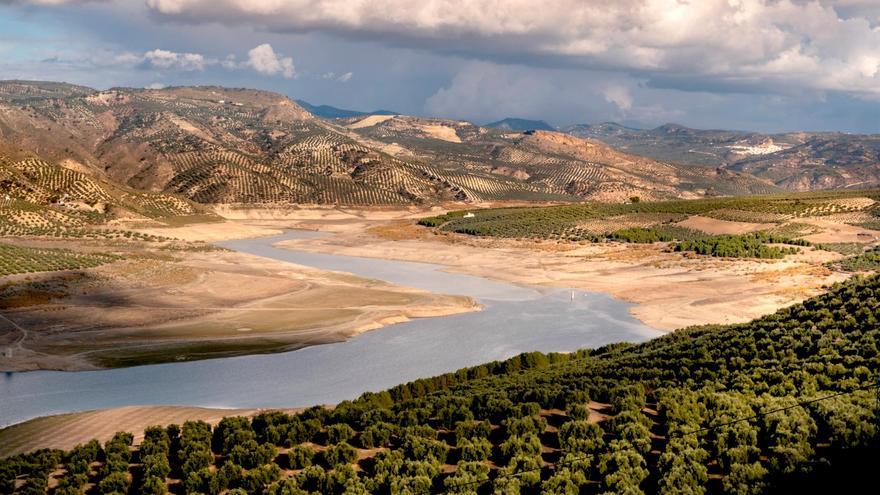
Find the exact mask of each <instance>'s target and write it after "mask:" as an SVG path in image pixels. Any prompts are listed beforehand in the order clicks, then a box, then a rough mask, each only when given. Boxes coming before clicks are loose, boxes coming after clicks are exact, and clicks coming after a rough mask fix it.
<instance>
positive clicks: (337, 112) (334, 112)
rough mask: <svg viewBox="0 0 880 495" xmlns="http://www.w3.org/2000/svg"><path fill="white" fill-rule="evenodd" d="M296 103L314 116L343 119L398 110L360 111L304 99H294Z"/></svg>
mask: <svg viewBox="0 0 880 495" xmlns="http://www.w3.org/2000/svg"><path fill="white" fill-rule="evenodd" d="M295 101H296V103H297V105H299V106H301V107H303V108H305V109H306V110H308V112H309V113H311V114H312V115H314V116H315V117H321V118H323V119H344V118H349V117H362V116H365V115H397V114H399V113H400V112H392V111H391V110H376V111H374V112H361V111H360V110H347V109H345V108H337V107H334V106H331V105H312V104H311V103H309V102H307V101H304V100H295Z"/></svg>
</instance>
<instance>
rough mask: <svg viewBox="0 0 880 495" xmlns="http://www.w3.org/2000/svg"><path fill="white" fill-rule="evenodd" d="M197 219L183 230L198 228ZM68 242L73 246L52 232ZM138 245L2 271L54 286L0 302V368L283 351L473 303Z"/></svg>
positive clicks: (226, 232)
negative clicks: (41, 296) (67, 262)
mask: <svg viewBox="0 0 880 495" xmlns="http://www.w3.org/2000/svg"><path fill="white" fill-rule="evenodd" d="M205 227H206V226H205V225H198V226H195V227H194V228H189V227H187V228H186V231H187V232H189V233H190V235H194V236H197V237H200V238H205V237H206V235H205V233H203V232H200V230H201V229H204V228H205ZM211 229H212V230H213V231H214V232H215V233H214V235H215V236H217V232H220V235H219V237H221V238H232V237H236V236H238V237H244V236H242V235H241V234H242V232H247V233H248V234H253V235H250V236H254V235H265V233H267V232H268V233H272V232H273V231H271V230H267V229H264V228H261V227H260V228H252V227H248V226H244V227H242V226H239V225H235V224H232V223H230V224H228V225H227V226H226V227H223V226H219V225H214V226H213V227H211ZM179 232H184V230H180V231H179ZM192 232H195V234H192ZM65 244H66V245H67V246H69V247H75V241H71V242H65V241H54V242H53V245H55V246H58V247H63V246H65ZM145 256H146V253H145V254H144V256H140V257H139V256H132V257H131V258H126V259H125V260H123V261H118V262H115V263H111V264H109V265H104V266H101V267H97V268H93V269H85V270H79V271H76V272H75V273H59V272H46V273H40V274H31V275H28V276H27V277H19V278H18V279H14V278H6V279H4V280H3V281H4V282H14V281H17V283H25V284H36V285H35V287H39V289H38V290H41V291H42V290H46V289H44V287H47V286H48V287H57V288H58V289H57V292H59V293H60V294H61V295H60V296H59V297H57V298H54V299H51V300H49V301H48V302H45V303H42V304H35V305H24V306H22V307H12V308H6V309H4V310H3V311H2V313H0V316H2V317H0V348H3V347H6V346H9V347H11V348H12V349H13V355H12V357H6V356H3V355H0V369H2V370H6V371H27V370H36V369H49V370H64V371H79V370H89V369H96V368H100V367H120V366H130V365H138V364H151V363H158V362H169V361H181V360H193V359H203V358H213V357H227V356H235V355H246V354H257V353H266V352H282V351H289V350H295V349H299V348H302V347H306V346H309V345H317V344H323V343H330V342H339V341H342V340H345V339H347V338H350V337H352V336H354V335H358V334H360V333H363V332H366V331H369V330H374V329H377V328H381V327H384V326H387V325H392V324H395V323H400V322H404V321H408V320H410V319H412V318H428V317H439V316H447V315H453V314H459V313H462V312H469V311H475V310H479V309H480V307H479V306H478V305H477V304H476V303H475V302H474V301H473V300H472V299H470V298H467V297H462V296H456V295H444V294H432V293H429V292H426V291H421V290H417V289H413V288H409V287H402V286H397V285H393V284H389V283H385V282H382V281H377V280H368V279H364V278H360V277H355V276H352V275H349V274H345V273H338V272H330V271H325V270H318V269H314V268H310V267H306V266H301V265H295V264H291V263H285V262H280V261H276V260H271V259H266V258H261V257H258V256H252V255H248V254H244V253H238V252H232V251H223V250H215V251H206V252H202V251H192V252H176V253H174V259H171V260H169V259H165V258H162V257H156V256H153V257H145ZM52 290H53V291H56V289H52Z"/></svg>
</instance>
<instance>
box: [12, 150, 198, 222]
mask: <svg viewBox="0 0 880 495" xmlns="http://www.w3.org/2000/svg"><path fill="white" fill-rule="evenodd" d="M0 184H2V186H3V190H2V193H0V194H2V196H0V235H5V236H23V235H37V236H50V237H60V236H68V237H104V238H108V237H110V238H112V237H116V236H117V235H125V232H123V231H121V230H119V229H112V228H109V229H108V228H106V227H105V228H102V229H95V228H94V226H96V225H98V224H103V223H106V222H108V221H110V220H114V219H143V220H146V221H158V222H162V221H164V220H168V219H172V218H182V217H193V216H201V217H204V219H205V220H208V219H210V217H211V215H210V214H208V213H207V212H206V210H205V209H204V208H202V207H201V206H199V205H197V204H194V203H193V202H191V201H189V200H187V199H184V198H183V197H180V196H177V195H170V194H164V193H155V192H141V191H136V190H134V189H131V188H128V187H124V186H120V185H118V184H116V183H114V182H112V181H109V180H107V179H104V178H101V177H100V176H98V175H97V174H95V175H93V174H90V173H86V172H83V171H77V170H73V169H71V168H67V167H65V166H63V165H60V164H57V163H51V162H48V161H46V160H43V159H40V158H35V157H30V158H25V159H21V160H16V159H14V158H13V157H11V156H9V155H4V154H3V153H2V152H0ZM132 235H134V234H133V233H128V236H129V237H130V236H132Z"/></svg>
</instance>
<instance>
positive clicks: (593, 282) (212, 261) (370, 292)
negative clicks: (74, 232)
mask: <svg viewBox="0 0 880 495" xmlns="http://www.w3.org/2000/svg"><path fill="white" fill-rule="evenodd" d="M438 211H443V208H442V207H433V208H431V209H425V208H416V207H410V208H397V209H394V208H372V209H350V208H341V207H299V208H295V209H234V208H231V207H228V206H226V207H221V208H218V212H219V213H221V214H223V215H224V216H226V217H227V219H226V220H225V221H222V222H214V223H206V224H191V225H185V226H180V227H149V228H138V229H137V230H139V231H141V232H143V233H146V234H152V235H160V236H168V237H174V238H177V239H181V240H182V241H184V242H195V241H199V242H215V241H219V240H227V239H241V238H253V237H262V236H267V235H275V234H278V233H280V232H281V231H282V230H283V229H290V228H298V229H307V230H317V231H322V232H328V233H331V234H333V235H328V236H322V237H317V238H311V239H297V240H289V241H284V242H282V243H280V244H278V246H279V247H288V248H293V249H299V250H304V251H313V252H321V253H325V254H336V255H350V256H360V257H375V258H382V259H390V260H402V261H417V262H429V263H434V264H439V265H444V266H446V267H447V268H446V270H449V271H453V272H458V273H463V274H468V275H475V276H480V277H485V278H488V279H495V280H501V281H505V282H511V283H515V284H525V285H537V286H547V287H553V288H559V287H562V288H576V289H582V290H588V291H595V292H603V293H606V294H610V295H612V296H614V297H617V298H619V299H622V300H625V301H628V302H631V303H633V304H634V306H633V307H632V308H631V313H632V314H633V316H634V317H636V318H637V319H639V320H641V321H642V322H644V323H645V324H647V325H649V326H651V327H654V328H657V329H661V330H666V331H671V330H674V329H677V328H682V327H686V326H690V325H700V324H707V323H719V324H723V323H737V322H745V321H748V320H751V319H753V318H755V317H759V316H762V315H765V314H768V313H772V312H773V311H775V310H777V309H779V308H781V307H784V306H787V305H790V304H793V303H796V302H799V301H801V300H803V299H806V298H808V297H811V296H813V295H815V294H818V293H820V292H822V291H823V290H824V289H823V287H824V286H827V285H830V284H831V283H834V282H837V281H841V280H844V279H845V278H847V275H845V274H841V273H836V272H832V271H831V270H828V269H827V268H825V267H824V266H823V265H822V263H824V262H825V261H828V260H831V259H836V258H837V257H839V256H840V255H837V254H835V253H830V252H827V251H816V250H813V249H805V250H803V252H802V253H801V254H798V255H795V256H789V257H787V258H786V259H785V260H774V261H766V260H743V259H738V260H723V259H707V258H701V259H695V258H694V257H688V256H685V255H682V254H680V253H666V252H663V251H662V249H661V248H660V247H658V246H655V245H633V244H618V243H607V244H587V243H584V244H574V243H559V242H556V241H541V242H537V241H523V240H503V239H485V238H475V237H470V236H463V235H453V234H438V233H436V232H434V231H431V230H429V229H426V228H423V227H418V226H416V225H415V224H414V223H415V222H414V219H415V218H419V217H423V216H426V215H429V214H435V213H436V212H438ZM701 221H704V222H705V221H706V220H705V219H701ZM728 223H730V222H728ZM719 228H730V225H726V224H719ZM139 263H140V264H143V263H141V262H131V263H129V262H121V263H114V264H112V265H109V267H101V268H97V269H95V270H93V271H94V273H95V274H97V275H99V277H98V278H99V279H100V283H99V284H98V285H99V286H100V285H102V284H107V283H108V282H107V281H108V280H110V281H111V282H112V284H116V285H112V284H111V286H110V292H113V293H114V295H117V294H122V295H124V296H125V299H124V300H122V301H121V302H122V304H117V305H116V306H114V305H112V304H110V305H108V304H104V302H105V301H104V299H106V298H107V297H108V296H107V294H106V293H107V290H104V291H103V292H102V290H100V289H101V287H99V288H98V289H99V290H97V291H95V292H94V293H93V294H91V298H92V299H91V300H90V296H87V295H85V296H76V297H72V298H67V299H65V301H64V304H63V305H61V304H49V305H41V306H38V307H34V308H31V309H27V308H25V309H23V310H21V311H15V312H12V313H10V312H8V311H7V312H4V315H5V316H7V317H10V319H11V320H13V321H14V323H15V324H17V325H20V326H22V327H24V328H31V327H38V326H40V325H42V326H43V327H49V328H61V329H62V330H60V331H56V332H52V331H49V332H40V333H35V332H31V333H32V335H30V340H29V341H25V342H23V344H24V345H22V346H21V347H22V349H21V351H22V352H18V353H17V355H16V356H15V357H14V358H13V359H9V358H3V357H0V369H6V370H29V369H62V370H82V369H94V368H95V366H96V365H95V361H96V360H95V357H96V353H97V355H98V357H101V358H102V359H101V360H99V361H98V362H100V363H101V364H102V365H103V366H105V367H116V366H127V365H132V364H145V363H148V362H164V361H169V360H178V359H200V358H204V357H223V356H229V355H243V354H255V353H262V352H278V351H284V350H292V349H296V348H300V347H304V346H307V345H315V344H322V343H327V342H335V341H340V340H344V339H346V338H348V337H350V336H353V335H356V334H358V333H361V332H364V331H369V330H373V329H376V328H380V327H382V326H386V325H389V324H394V323H399V322H401V321H406V319H409V318H418V317H433V316H444V315H450V314H456V313H460V312H464V311H473V310H477V309H478V307H477V306H476V305H475V303H474V302H473V301H472V300H470V299H469V298H462V297H459V296H444V295H438V294H431V293H427V292H424V291H417V290H415V289H411V288H406V287H400V286H394V285H391V284H384V283H381V282H378V281H369V280H366V279H361V278H358V277H354V276H351V275H348V274H343V273H335V272H327V271H322V270H316V269H312V268H308V267H302V266H298V265H293V264H289V263H283V262H279V261H275V260H268V259H265V258H259V257H256V256H250V255H246V254H243V253H234V252H220V253H217V252H211V253H188V254H186V255H185V256H184V259H183V260H182V261H180V260H179V261H177V262H176V263H174V270H173V271H172V274H173V276H170V275H169V274H168V273H159V274H156V273H154V272H155V271H156V269H155V268H156V267H151V266H146V267H144V266H139ZM158 271H159V272H161V271H162V270H158ZM120 272H122V273H120ZM143 274H147V275H149V276H148V277H146V278H150V277H152V278H151V280H152V282H151V283H152V284H153V285H151V283H143V281H144V278H145V277H144V275H143ZM102 277H103V278H102ZM120 279H122V280H123V282H120ZM131 279H136V281H137V283H132V282H131ZM120 283H121V286H120V285H119V284H120ZM104 289H107V287H104ZM322 294H325V295H327V297H325V298H323V300H333V301H337V302H339V301H342V302H341V303H338V304H330V305H328V304H326V303H319V302H317V301H320V300H322V299H321V298H320V297H319V296H320V295H322ZM343 296H345V297H343ZM95 299H96V300H99V301H101V302H100V303H96V302H95ZM155 301H160V303H161V304H158V305H156V304H155ZM153 306H155V307H153ZM96 308H100V311H101V313H100V314H101V316H102V318H104V320H102V321H101V322H100V325H98V326H99V327H100V328H99V329H97V330H96V329H95V328H86V327H84V326H82V325H80V326H77V322H82V321H88V323H89V325H91V326H92V327H94V326H95V325H94V322H93V321H91V320H90V318H91V317H90V316H89V315H91V314H93V313H95V310H96ZM133 308H134V309H133ZM59 309H60V310H61V311H58V310H59ZM157 311H158V312H159V313H160V314H161V319H160V320H159V321H157V320H156V318H155V315H156V314H157ZM293 315H296V318H295V319H297V320H299V321H301V322H302V323H303V324H302V325H294V326H293V327H291V326H290V325H289V322H290V321H291V319H292V317H293ZM46 318H48V319H49V320H51V321H48V324H46V320H45V319H46ZM71 321H73V322H74V323H73V324H71ZM53 325H54V327H53ZM285 325H286V327H285ZM279 326H281V327H285V328H282V329H281V331H279ZM9 327H10V325H9V323H8V322H4V321H3V320H2V319H0V337H2V336H3V335H4V332H3V330H4V329H6V335H7V336H8V337H9V338H13V337H15V336H16V335H17V334H18V333H20V332H17V331H16V330H15V329H12V328H9ZM78 332H82V333H78ZM108 337H109V338H108ZM84 338H85V339H89V341H97V342H100V343H101V345H100V346H92V347H91V348H86V349H83V348H81V342H77V339H80V340H81V339H84ZM0 340H2V339H0ZM269 341H271V342H269ZM71 342H73V345H71ZM218 343H220V344H222V346H220V347H218V345H219V344H218ZM3 344H4V343H3V342H2V341H0V345H3ZM166 344H168V345H170V347H168V346H167V345H166ZM205 345H207V346H208V347H204V346H205ZM117 346H123V347H127V348H128V349H129V350H131V351H132V352H133V354H132V355H126V354H125V353H123V355H121V356H120V355H119V351H118V349H115V347H117ZM192 346H202V348H199V349H195V350H194V349H192ZM211 346H213V347H211ZM107 349H113V350H112V351H107ZM108 353H109V354H110V359H109V360H107V359H105V355H107V354H108ZM114 353H115V354H116V355H115V356H114V355H112V354H114ZM87 358H88V359H87ZM114 360H115V361H114Z"/></svg>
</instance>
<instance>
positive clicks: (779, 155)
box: [564, 123, 880, 191]
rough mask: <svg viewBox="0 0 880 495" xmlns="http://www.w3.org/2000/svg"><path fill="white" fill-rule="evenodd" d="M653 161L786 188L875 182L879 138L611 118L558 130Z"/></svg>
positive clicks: (879, 167) (870, 184)
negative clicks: (633, 124) (639, 123)
mask: <svg viewBox="0 0 880 495" xmlns="http://www.w3.org/2000/svg"><path fill="white" fill-rule="evenodd" d="M564 131H565V132H567V133H569V134H571V135H574V136H579V137H586V138H593V139H598V140H600V141H602V142H605V143H608V144H609V145H611V146H614V147H615V148H618V149H620V150H624V151H628V152H631V153H636V154H639V155H644V156H649V157H652V158H654V159H657V160H668V161H673V162H678V163H688V164H693V165H704V166H711V167H723V168H724V169H725V170H732V171H737V172H743V173H748V174H751V175H754V176H755V177H759V178H761V179H765V180H767V181H770V182H772V183H773V184H774V185H776V186H777V187H780V188H782V189H786V190H790V191H812V190H818V189H843V188H849V187H857V188H866V187H876V186H877V185H878V184H880V137H878V136H870V135H851V134H841V133H830V132H828V133H808V132H795V133H786V134H761V133H756V132H744V131H723V130H700V129H691V128H688V127H684V126H680V125H676V124H666V125H662V126H660V127H657V128H655V129H633V128H629V127H624V126H621V125H619V124H615V123H603V124H596V125H586V124H583V125H575V126H571V127H568V128H566V129H564Z"/></svg>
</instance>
